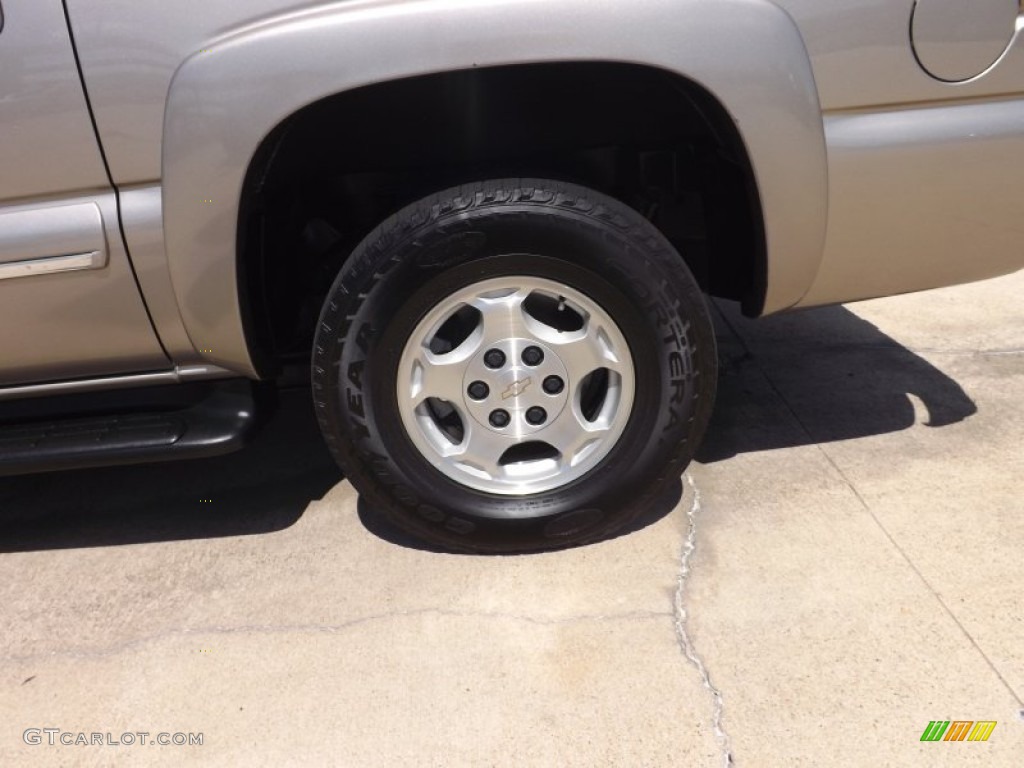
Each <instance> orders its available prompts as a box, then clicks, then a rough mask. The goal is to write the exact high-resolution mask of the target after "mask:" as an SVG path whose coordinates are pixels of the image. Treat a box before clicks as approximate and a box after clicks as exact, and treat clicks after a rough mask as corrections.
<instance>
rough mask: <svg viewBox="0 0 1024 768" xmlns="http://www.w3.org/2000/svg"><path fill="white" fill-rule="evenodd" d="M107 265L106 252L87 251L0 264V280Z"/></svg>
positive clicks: (98, 267)
mask: <svg viewBox="0 0 1024 768" xmlns="http://www.w3.org/2000/svg"><path fill="white" fill-rule="evenodd" d="M106 265H107V254H106V251H89V252H88V253H75V254H70V255H68V256H44V257H43V258H41V259H25V260H24V261H8V262H4V263H0V280H10V279H11V278H14V277H31V276H32V275H50V274H53V273H54V272H76V271H78V270H82V269H102V268H103V267H105V266H106Z"/></svg>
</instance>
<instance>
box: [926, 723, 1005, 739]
mask: <svg viewBox="0 0 1024 768" xmlns="http://www.w3.org/2000/svg"><path fill="white" fill-rule="evenodd" d="M996 722H997V721H995V720H954V721H953V722H950V721H949V720H932V721H930V722H929V723H928V727H927V728H925V729H924V733H922V734H921V741H988V737H989V736H991V735H992V731H994V730H995V727H996Z"/></svg>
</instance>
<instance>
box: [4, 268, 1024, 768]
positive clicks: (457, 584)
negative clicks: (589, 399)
mask: <svg viewBox="0 0 1024 768" xmlns="http://www.w3.org/2000/svg"><path fill="white" fill-rule="evenodd" d="M1022 295H1024V273H1020V274H1018V275H1015V276H1011V277H1008V278H1002V279H1000V280H995V281H989V282H987V283H980V284H976V285H972V286H964V287H959V288H953V289H947V290H943V291H936V292H931V293H927V294H920V295H916V296H908V297H902V298H896V299H885V300H879V301H875V302H868V303H863V304H859V305H851V306H849V307H845V308H843V307H840V308H830V309H824V310H817V311H811V312H804V313H797V314H793V315H790V316H786V317H780V318H773V319H768V320H764V321H757V322H751V321H747V320H744V319H743V318H740V317H738V316H737V314H736V313H735V311H734V309H733V308H732V307H731V306H729V305H726V304H722V305H719V307H718V310H717V315H718V321H719V323H718V324H719V336H720V345H721V353H722V357H723V373H722V378H721V394H720V399H719V405H718V408H717V411H716V417H715V424H714V426H713V432H712V435H711V437H710V438H709V440H708V442H707V444H706V445H705V447H704V449H703V450H702V452H701V456H700V461H699V462H697V463H695V464H694V465H693V466H692V467H691V468H690V470H689V472H688V474H687V477H686V478H685V480H684V482H683V484H682V485H681V487H680V489H679V492H677V493H676V494H675V496H674V497H671V498H666V499H665V500H664V503H663V504H661V505H659V506H658V507H657V508H655V509H652V510H651V513H650V515H649V518H648V519H647V520H646V521H645V522H646V524H645V525H644V526H643V527H641V528H640V529H639V530H637V531H635V532H633V533H631V534H630V535H627V536H623V537H620V538H617V539H615V540H612V541H607V542H603V543H600V544H597V545H594V546H590V547H585V548H580V549H576V550H571V551H567V552H559V553H550V554H544V555H538V556H521V557H467V556H456V555H447V554H437V553H432V552H428V551H424V550H422V549H419V548H417V547H416V546H415V544H414V543H413V542H410V541H407V540H406V539H404V538H403V537H401V536H400V535H397V534H395V533H394V532H391V531H389V530H387V529H384V528H381V527H380V526H379V524H377V523H375V522H374V520H373V518H372V516H370V515H368V514H367V512H366V510H365V509H361V507H360V504H359V503H358V499H357V498H356V496H355V494H354V493H353V491H352V489H351V487H350V486H349V485H348V484H347V483H346V482H344V481H342V479H341V478H340V475H339V474H338V472H337V471H336V470H335V469H334V468H333V466H332V465H331V463H330V460H329V458H328V457H327V456H326V453H325V451H324V450H323V449H322V447H321V445H320V443H319V439H318V436H317V434H316V429H315V425H314V424H313V422H312V419H311V416H310V413H309V406H308V402H307V400H306V399H305V398H303V397H291V398H287V399H286V403H285V406H284V407H283V409H282V411H281V413H280V414H279V416H278V417H277V418H275V420H274V422H273V423H272V424H271V425H270V426H269V428H268V429H267V431H266V432H265V433H264V434H263V435H262V436H261V437H260V438H259V439H258V440H257V442H256V443H255V444H254V445H253V446H251V447H250V448H249V449H247V450H246V451H244V452H242V453H239V454H235V455H233V456H227V457H222V458H219V459H215V460H210V461H206V462H189V463H181V464H176V465H165V466H151V467H134V468H119V469H107V470H94V471H90V472H74V473H62V474H58V475H41V476H33V477H22V478H7V479H2V480H0V550H3V552H4V553H3V554H2V555H0V598H2V605H3V606H4V607H3V616H4V619H5V620H4V621H3V622H2V625H0V656H2V663H0V692H2V693H0V721H2V723H3V725H2V727H0V765H112V764H117V765H124V764H139V765H143V764H145V765H163V764H166V765H183V764H210V765H238V764H245V765H300V764H305V765H354V766H361V765H382V766H384V765H386V766H395V765H410V766H434V765H437V766H442V765H487V766H491V765H495V766H506V765H507V766H513V765H514V766H522V765H578V766H595V765H624V766H647V765H649V766H663V765H664V766H669V765H672V766H679V765H687V766H690V765H693V766H698V765H707V766H721V765H723V764H725V762H726V761H727V760H732V761H733V762H734V763H735V764H736V765H743V766H796V765H808V766H810V765H851V766H861V765H863V766H880V765H899V766H908V765H921V766H945V765H949V766H954V765H955V766H961V765H986V766H997V767H998V766H1016V765H1021V764H1022V761H1024V703H1022V701H1021V697H1022V696H1024V602H1022V600H1021V594H1022V590H1024V566H1022V562H1024V557H1022V553H1024V515H1022V514H1021V512H1022V504H1021V501H1020V495H1021V491H1022V489H1024V480H1022V478H1024V442H1022V441H1024V416H1022V415H1021V411H1020V408H1019V406H1018V403H1019V402H1020V400H1021V399H1022V397H1024V303H1022V302H1021V301H1020V296H1022ZM936 719H942V720H946V719H948V720H995V721H998V725H997V726H996V728H995V730H994V731H993V733H992V736H991V738H990V739H989V741H988V742H985V743H967V742H963V743H942V742H940V743H922V742H920V741H919V738H920V736H921V733H922V732H923V730H924V728H925V727H926V726H927V725H928V722H929V721H930V720H936ZM29 728H36V729H43V728H57V729H60V731H62V732H66V733H70V734H73V736H72V737H71V740H74V738H75V737H76V736H77V734H78V733H79V732H84V733H85V734H87V738H88V735H89V734H91V733H94V732H100V733H104V734H106V733H107V732H110V733H111V734H112V735H113V738H114V739H118V738H119V737H120V736H121V734H122V733H124V732H131V733H137V732H148V733H149V734H150V736H149V737H147V739H148V740H151V739H152V738H155V736H156V734H158V733H160V732H167V733H169V734H172V735H173V734H175V733H186V734H187V733H202V734H203V744H202V745H201V746H199V745H191V746H189V745H184V746H175V745H173V744H172V745H167V746H161V745H156V746H150V745H149V744H147V745H146V746H141V745H138V744H133V745H131V746H125V745H120V746H110V745H103V746H100V745H91V746H81V745H79V746H74V745H72V746H56V745H55V746H49V745H48V744H47V743H46V740H47V735H46V733H41V737H40V740H41V741H42V742H43V743H41V744H39V745H30V744H25V743H24V738H23V735H24V732H25V730H26V729H29ZM57 739H58V742H59V735H58V737H57ZM136 741H138V738H136Z"/></svg>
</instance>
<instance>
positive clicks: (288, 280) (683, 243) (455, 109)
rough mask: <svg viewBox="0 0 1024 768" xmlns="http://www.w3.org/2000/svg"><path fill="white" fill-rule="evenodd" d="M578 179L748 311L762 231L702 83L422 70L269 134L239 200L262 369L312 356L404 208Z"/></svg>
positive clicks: (529, 69) (622, 68) (528, 68)
mask: <svg viewBox="0 0 1024 768" xmlns="http://www.w3.org/2000/svg"><path fill="white" fill-rule="evenodd" d="M506 176H513V177H518V176H530V177H540V178H552V179H558V180H563V181H571V182H575V183H578V184H582V185H584V186H588V187H592V188H594V189H597V190H599V191H602V192H604V193H606V194H609V195H611V196H613V197H616V198H618V199H620V200H622V201H623V202H625V203H626V204H628V205H631V206H632V207H633V208H635V209H636V210H638V211H640V212H641V213H643V214H644V215H645V216H647V217H648V218H649V219H650V220H651V221H652V222H653V223H654V224H655V226H657V227H658V228H659V229H660V230H661V232H662V233H663V234H664V235H665V236H666V237H667V238H668V239H669V240H670V241H671V242H672V243H673V245H675V247H676V248H677V249H678V250H679V252H680V253H681V255H682V256H683V258H684V259H685V261H686V262H687V264H688V265H689V267H690V269H691V270H692V271H693V273H694V275H695V276H696V277H697V280H698V281H699V283H700V284H701V286H702V287H703V288H704V290H705V291H707V292H708V293H710V294H712V295H715V296H723V297H727V298H733V299H738V300H740V301H742V302H743V305H744V309H745V311H747V312H748V313H750V314H756V313H757V312H758V311H759V309H760V303H761V301H762V299H763V296H764V281H765V275H764V264H765V259H764V238H763V232H762V220H761V211H760V204H759V199H758V195H757V190H756V185H755V183H754V180H753V173H752V171H751V168H750V165H749V160H748V158H747V155H746V152H745V149H744V147H743V144H742V141H741V140H740V138H739V135H738V132H737V131H736V127H735V125H734V123H733V121H732V119H731V118H730V117H729V115H728V114H727V113H726V112H725V110H724V109H723V108H722V107H721V105H720V104H719V103H718V102H717V101H716V100H715V99H714V98H713V97H712V96H711V95H710V94H708V93H707V92H706V91H705V90H704V89H702V88H701V87H700V86H698V85H696V84H695V83H693V82H691V81H689V80H686V79H684V78H681V77H679V76H677V75H674V74H672V73H669V72H666V71H663V70H659V69H653V68H649V67H643V66H639V65H632V64H615V63H598V62H569V63H555V64H530V65H516V66H509V67H495V68H480V69H471V70H462V71H455V72H447V73H441V74H432V75H425V76H420V77H414V78H408V79H403V80H396V81H390V82H386V83H381V84H377V85H372V86H366V87H363V88H359V89H356V90H353V91H348V92H345V93H341V94H337V95H335V96H331V97H328V98H326V99H323V100H322V101H319V102H316V103H314V104H312V105H310V106H308V107H305V108H304V109H302V110H300V111H299V112H297V113H296V114H294V115H292V116H291V117H290V118H288V119H287V120H285V121H284V122H283V123H282V124H281V125H279V126H278V127H277V128H275V129H274V131H272V132H271V134H270V135H268V136H267V138H266V139H265V140H264V141H263V143H262V145H261V147H260V149H259V151H258V152H257V154H256V156H255V157H254V158H253V161H252V163H251V165H250V168H249V172H248V175H247V179H246V183H245V187H244V190H243V196H242V201H241V209H240V217H239V232H238V235H239V236H238V244H239V245H238V247H239V252H238V259H239V280H240V285H239V293H240V296H241V298H242V310H243V316H244V318H245V322H246V332H247V337H248V338H249V344H250V351H251V353H252V356H253V359H254V360H255V361H256V364H257V367H258V368H259V369H260V370H261V372H263V373H264V374H267V375H269V374H271V373H272V372H273V371H275V370H276V369H277V368H278V367H279V366H280V365H281V364H283V363H287V362H290V361H291V362H300V361H302V360H308V355H309V351H310V348H311V344H312V337H313V333H314V330H315V325H316V319H317V316H318V314H319V311H320V306H321V303H322V301H323V299H324V297H325V295H326V293H327V291H328V289H329V287H330V285H331V283H332V281H333V280H334V277H335V276H336V274H337V272H338V270H339V269H340V268H341V265H342V263H343V262H344V260H345V258H346V257H347V256H348V254H350V253H351V252H352V250H353V249H354V248H355V246H356V245H357V244H358V243H359V241H360V240H361V239H362V238H363V237H365V236H366V234H367V233H368V232H370V231H371V230H372V229H373V228H374V227H375V226H377V225H378V224H379V223H381V222H382V221H383V220H384V219H386V218H387V217H388V216H389V215H391V214H392V213H394V212H396V211H397V210H399V209H400V208H401V207H403V206H404V205H406V204H408V203H410V202H413V201H415V200H417V199H419V198H421V197H423V196H425V195H427V194H430V193H432V192H436V191H438V190H441V189H443V188H445V187H449V186H452V185H455V184H459V183H465V182H470V181H478V180H482V179H486V178H497V177H506Z"/></svg>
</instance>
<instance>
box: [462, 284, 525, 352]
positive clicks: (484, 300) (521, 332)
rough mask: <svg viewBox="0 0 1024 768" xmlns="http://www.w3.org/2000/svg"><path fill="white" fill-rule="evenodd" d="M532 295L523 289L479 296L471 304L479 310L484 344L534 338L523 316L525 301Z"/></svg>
mask: <svg viewBox="0 0 1024 768" xmlns="http://www.w3.org/2000/svg"><path fill="white" fill-rule="evenodd" d="M529 295H530V292H529V291H528V290H524V289H522V288H519V289H515V290H510V291H508V292H507V293H504V294H502V295H498V296H487V295H482V296H477V297H475V298H474V299H473V301H472V302H471V304H472V306H473V307H475V308H476V309H477V310H479V312H480V315H481V317H482V325H483V338H482V342H481V343H483V344H492V343H495V342H498V341H501V340H502V339H508V338H514V337H519V338H524V337H529V336H532V334H531V333H530V330H529V328H528V327H527V324H526V318H525V317H524V316H523V301H524V300H525V299H526V297H527V296H529Z"/></svg>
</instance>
